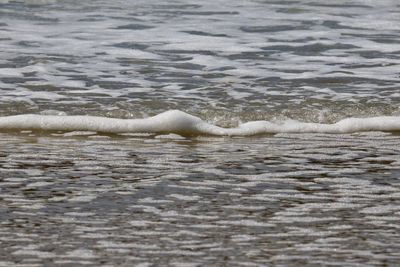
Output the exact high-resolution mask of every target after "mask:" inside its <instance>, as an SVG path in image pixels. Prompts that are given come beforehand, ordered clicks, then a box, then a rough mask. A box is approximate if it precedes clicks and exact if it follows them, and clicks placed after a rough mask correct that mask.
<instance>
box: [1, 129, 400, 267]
mask: <svg viewBox="0 0 400 267" xmlns="http://www.w3.org/2000/svg"><path fill="white" fill-rule="evenodd" d="M30 135H31V136H30ZM399 141H400V137H399V136H394V135H390V134H382V133H369V134H353V135H316V134H304V135H300V134H295V135H290V134H280V135H278V136H275V137H273V138H270V137H265V138H260V137H258V138H235V139H231V138H226V139H224V138H210V137H208V138H206V137H198V138H191V139H183V138H178V137H176V136H172V135H168V136H165V135H164V136H158V137H151V136H148V137H137V136H136V137H132V136H125V137H115V136H113V137H109V136H102V137H101V136H96V135H92V136H90V135H89V136H88V135H82V136H73V137H65V138H60V137H58V136H48V135H45V136H40V135H32V134H28V133H26V134H21V135H16V134H11V135H10V134H2V135H1V136H0V144H1V145H0V166H1V169H0V173H1V191H0V199H1V203H2V208H1V213H0V214H1V215H0V216H1V218H2V220H1V223H0V224H1V230H0V242H1V244H2V246H1V251H2V252H1V262H0V265H1V266H11V265H13V264H18V266H42V265H43V264H45V265H46V266H77V265H90V266H99V265H102V266H132V265H133V264H141V263H143V264H144V265H143V266H148V265H146V264H149V265H152V264H154V265H156V266H157V265H158V266H159V265H169V266H205V265H207V266H225V265H228V266H261V265H263V264H265V265H266V266H270V265H274V266H299V265H307V266H317V265H318V266H321V265H324V266H382V265H386V266H396V264H397V263H398V261H399V258H400V254H399V251H400V245H399V244H400V234H399V225H400V182H399V174H400V160H399V157H398V155H399V153H400V150H399V147H398V144H399Z"/></svg>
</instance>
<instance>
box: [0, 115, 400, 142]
mask: <svg viewBox="0 0 400 267" xmlns="http://www.w3.org/2000/svg"><path fill="white" fill-rule="evenodd" d="M7 130H41V131H94V132H100V133H174V134H180V135H215V136H252V135H263V134H276V133H332V134H335V133H355V132H368V131H385V132H395V131H400V117H397V116H380V117H370V118H347V119H343V120H340V121H338V122H336V123H333V124H324V123H310V122H300V121H296V120H285V121H277V122H271V121H250V122H246V123H242V124H240V125H238V127H235V128H223V127H219V126H216V125H213V124H210V123H207V122H206V121H204V120H202V119H200V118H199V117H196V116H193V115H190V114H187V113H185V112H182V111H179V110H169V111H166V112H163V113H161V114H158V115H156V116H153V117H148V118H143V119H117V118H107V117H97V116H59V115H34V114H26V115H16V116H6V117H0V131H7Z"/></svg>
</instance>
